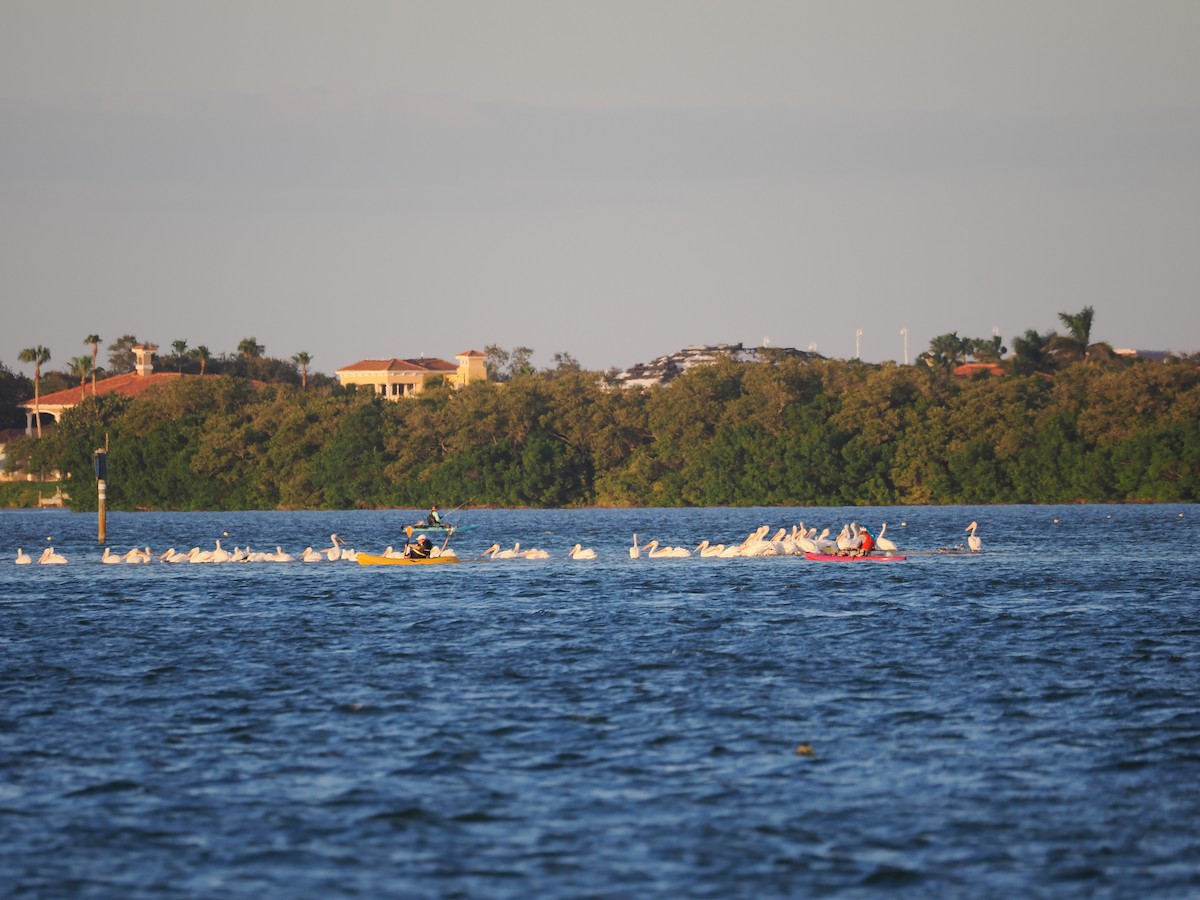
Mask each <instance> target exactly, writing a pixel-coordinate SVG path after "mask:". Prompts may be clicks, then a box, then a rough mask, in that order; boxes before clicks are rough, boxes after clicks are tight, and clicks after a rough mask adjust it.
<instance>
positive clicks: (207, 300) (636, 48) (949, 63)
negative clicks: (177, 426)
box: [0, 0, 1200, 374]
mask: <svg viewBox="0 0 1200 900" xmlns="http://www.w3.org/2000/svg"><path fill="white" fill-rule="evenodd" d="M1198 284H1200V2H1195V0H1178V2H1169V0H1147V2H1144V3H1135V2H1128V0H1122V2H1105V0H1078V2H1077V0H1031V2H1027V0H997V2H964V0H945V2H941V0H878V2H856V0H829V2H821V3H816V2H804V0H782V2H755V0H720V2H712V0H679V2H675V0H592V2H567V0H545V2H541V0H503V2H483V0H479V2H453V0H450V2H448V0H430V2H403V0H394V2H361V0H358V2H356V0H349V2H333V0H329V2H320V3H318V2H312V0H270V2H264V0H232V2H221V0H204V2H192V0H154V2H128V0H102V2H82V0H72V2H57V0H3V2H0V291H2V292H3V325H2V326H0V361H3V362H4V363H6V364H7V365H8V366H10V367H11V368H13V369H16V370H19V371H23V372H26V373H27V374H32V368H31V367H29V366H25V365H20V364H18V362H17V355H18V353H19V352H20V350H21V349H22V348H24V347H29V346H33V345H35V344H39V343H40V344H44V345H46V346H47V347H49V349H50V350H51V352H52V354H53V358H52V360H51V363H50V368H62V367H65V366H66V364H67V362H68V360H69V358H70V357H72V356H77V355H83V354H86V353H88V352H90V348H88V347H86V346H85V345H84V344H83V338H84V337H85V336H87V335H88V334H89V333H92V332H96V333H98V334H100V336H101V337H102V338H103V339H104V343H105V345H107V344H108V343H109V342H111V341H112V340H113V339H115V338H117V337H119V336H120V335H122V334H127V333H131V334H134V335H136V336H137V337H138V338H140V339H142V340H145V341H151V342H154V343H157V344H159V346H160V348H162V349H161V351H160V352H161V353H164V354H165V353H169V352H170V344H171V342H172V341H174V340H177V339H183V340H186V341H187V342H188V344H189V345H190V346H195V345H197V344H204V345H206V346H208V347H209V349H210V350H211V351H212V352H213V353H214V354H220V353H225V352H232V351H234V350H235V349H236V347H237V344H238V342H239V341H240V340H241V339H242V338H244V337H247V336H253V337H256V338H257V339H258V341H259V342H260V343H261V344H264V345H265V347H266V352H267V354H268V355H270V356H279V357H285V358H286V357H290V356H291V355H293V354H294V353H296V352H298V351H301V350H303V351H307V352H308V353H310V354H311V355H312V356H313V366H312V368H313V369H314V370H316V371H322V372H326V373H330V374H332V372H333V371H334V369H336V368H338V367H339V366H342V365H346V364H349V363H351V362H354V361H356V360H358V359H362V358H365V357H390V356H400V357H406V356H408V357H411V356H418V355H421V354H425V355H429V356H442V357H452V356H453V355H454V354H455V353H458V352H460V351H462V350H465V349H468V348H475V349H479V350H482V349H483V348H484V346H485V345H488V344H498V345H500V346H502V347H505V348H512V347H515V346H518V345H524V346H528V347H532V348H533V349H534V351H535V354H534V362H535V364H537V365H539V366H542V365H549V364H550V363H551V357H552V355H553V354H554V353H556V352H559V351H565V352H568V353H570V354H572V355H574V356H575V357H576V358H577V359H578V360H579V361H580V362H581V363H582V364H583V365H584V366H585V367H587V368H593V369H608V368H610V367H619V368H625V367H627V366H629V365H631V364H633V363H635V362H640V361H648V360H650V359H652V358H654V357H656V356H661V355H663V354H667V353H671V352H674V351H676V350H678V349H680V348H681V347H684V346H686V345H689V344H701V343H718V342H728V343H736V342H739V341H740V342H743V343H746V344H748V345H758V344H761V343H762V341H763V340H764V338H767V339H769V341H770V343H771V344H772V345H775V346H792V347H800V348H808V347H810V346H811V345H813V344H815V345H816V348H817V350H818V351H819V352H821V353H823V354H825V355H828V356H834V357H851V356H853V355H854V352H855V332H856V331H857V330H859V329H861V331H862V337H861V355H862V357H863V359H866V360H869V361H879V360H884V359H895V360H898V361H901V360H902V356H903V352H904V345H903V338H902V337H901V335H900V329H902V328H907V329H908V334H909V338H908V345H909V357H910V359H911V358H914V357H915V356H916V354H917V353H919V352H920V351H922V350H925V349H927V348H928V346H929V341H930V339H931V338H933V337H935V336H936V335H939V334H943V333H945V332H949V331H957V332H958V333H959V335H961V336H968V337H990V336H991V335H992V333H993V329H994V328H998V329H999V330H1000V334H1001V335H1002V336H1003V337H1004V339H1005V343H1010V342H1011V338H1012V336H1013V335H1016V334H1021V333H1023V332H1024V331H1025V330H1026V329H1028V328H1034V329H1037V330H1038V331H1048V330H1050V329H1052V328H1053V329H1060V330H1061V323H1060V322H1059V320H1058V316H1057V313H1059V312H1070V313H1074V312H1078V311H1079V310H1080V309H1082V308H1083V307H1084V306H1087V305H1091V306H1093V307H1095V310H1096V315H1095V322H1094V325H1093V330H1092V338H1093V340H1105V341H1108V342H1110V343H1112V344H1113V345H1114V346H1117V347H1135V348H1141V349H1163V350H1165V349H1172V350H1177V351H1185V352H1194V351H1197V350H1200V303H1198V302H1197V285H1198ZM105 357H106V352H105V350H104V348H103V347H102V348H101V355H100V358H101V361H102V362H103V360H104V359H105Z"/></svg>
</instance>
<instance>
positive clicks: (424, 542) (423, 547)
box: [404, 534, 433, 559]
mask: <svg viewBox="0 0 1200 900" xmlns="http://www.w3.org/2000/svg"><path fill="white" fill-rule="evenodd" d="M432 552H433V541H431V540H429V538H427V537H426V536H425V535H423V534H419V535H417V542H416V543H415V544H409V545H408V547H407V548H405V550H404V555H405V556H407V557H408V558H409V559H429V554H430V553H432Z"/></svg>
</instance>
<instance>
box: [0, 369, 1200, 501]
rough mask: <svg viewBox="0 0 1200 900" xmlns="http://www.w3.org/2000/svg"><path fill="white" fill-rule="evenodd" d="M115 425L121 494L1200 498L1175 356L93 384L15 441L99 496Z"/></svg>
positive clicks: (78, 489)
mask: <svg viewBox="0 0 1200 900" xmlns="http://www.w3.org/2000/svg"><path fill="white" fill-rule="evenodd" d="M106 436H107V437H108V440H109V446H110V453H109V466H108V471H109V481H108V503H109V505H110V506H111V507H112V508H114V509H135V508H144V509H182V510H199V509H275V508H284V509H346V508H357V507H424V506H427V505H429V504H431V503H438V504H440V505H443V506H453V505H457V504H460V503H471V504H477V505H494V506H502V507H519V506H533V507H571V506H590V505H602V506H643V505H646V506H681V505H682V506H691V505H694V506H714V505H735V506H740V505H856V504H873V505H874V504H878V505H893V504H944V503H971V504H976V503H981V504H989V503H1064V502H1075V501H1095V502H1100V501H1114V502H1121V501H1159V502H1168V501H1171V502H1195V501H1197V500H1200V374H1198V373H1197V367H1196V365H1195V363H1194V362H1180V361H1176V362H1169V363H1149V362H1132V363H1128V364H1124V365H1119V366H1107V365H1105V366H1101V365H1096V364H1095V363H1091V362H1088V361H1086V360H1079V361H1075V362H1073V363H1070V364H1068V365H1065V366H1063V367H1061V368H1059V369H1058V370H1056V372H1055V374H1054V376H1053V377H1052V378H1050V377H1045V376H1041V375H1033V376H1012V377H980V378H974V379H961V378H956V377H954V376H952V375H951V374H949V372H948V371H947V370H946V369H945V368H944V367H931V366H898V365H895V364H893V363H888V364H883V365H865V364H862V363H857V362H854V361H836V360H822V359H817V360H800V359H783V360H780V361H779V362H777V363H738V362H735V361H733V360H730V359H725V360H720V361H718V362H716V363H714V364H712V365H709V366H706V367H703V368H697V369H693V370H690V371H688V372H686V373H685V374H683V375H682V376H680V377H679V378H677V379H675V380H674V381H672V382H671V383H670V384H668V385H665V386H658V387H651V388H646V389H640V388H634V389H613V388H611V387H608V386H607V385H606V384H605V381H604V379H603V378H602V377H600V376H598V375H597V373H589V372H585V371H581V370H578V369H572V368H569V367H563V368H560V369H556V370H553V371H541V372H527V373H523V374H518V375H515V376H514V377H512V378H510V379H509V380H508V381H506V382H484V383H474V384H470V385H467V386H466V387H464V388H462V389H460V390H453V389H451V388H449V387H446V386H444V385H443V386H434V387H431V388H430V389H428V390H427V391H426V392H425V393H423V394H421V395H419V396H418V397H415V398H409V399H405V400H403V401H401V402H394V401H389V400H385V399H381V398H379V397H376V396H374V395H372V394H371V393H369V392H365V391H364V392H357V391H354V390H346V389H342V388H320V389H315V390H314V389H309V390H304V389H302V388H299V387H297V386H293V385H287V384H268V385H265V386H259V385H256V384H255V383H254V382H253V381H251V380H250V379H246V378H242V377H236V376H221V377H218V378H211V379H203V380H201V379H187V378H184V379H180V380H178V381H172V382H170V383H167V384H164V385H163V386H162V388H161V389H159V390H155V391H152V392H147V393H145V394H143V395H141V396H139V397H137V398H134V399H129V398H124V397H119V396H113V395H101V396H100V397H98V398H95V399H93V398H87V399H85V401H84V402H83V403H82V404H80V405H79V406H78V407H76V408H74V409H72V410H70V411H68V412H67V413H66V414H65V415H64V416H63V419H62V422H61V423H60V424H59V426H58V427H57V428H55V429H53V430H52V431H51V432H50V433H48V435H47V436H46V437H45V438H44V439H43V440H41V441H38V440H34V439H24V440H23V442H16V443H18V444H20V446H19V447H17V448H12V447H10V451H11V450H14V449H15V450H16V452H17V455H18V456H19V457H20V458H19V460H18V462H19V463H20V464H23V465H25V466H27V467H28V468H29V469H31V470H32V471H34V472H49V471H51V470H54V469H57V470H60V471H63V472H70V473H72V476H73V477H72V482H71V486H70V493H71V496H72V501H73V502H72V505H73V507H74V508H75V509H77V510H86V509H94V508H95V502H96V501H95V482H94V478H93V477H92V451H93V450H94V449H95V448H97V447H102V446H104V444H105V438H106ZM10 455H12V453H11V452H10Z"/></svg>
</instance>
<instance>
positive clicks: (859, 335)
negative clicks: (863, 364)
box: [854, 328, 862, 360]
mask: <svg viewBox="0 0 1200 900" xmlns="http://www.w3.org/2000/svg"><path fill="white" fill-rule="evenodd" d="M861 339H862V329H861V328H859V329H858V330H857V331H855V332H854V358H855V359H859V360H861V359H862V354H861V353H860V352H859V349H858V347H859V341H860V340H861Z"/></svg>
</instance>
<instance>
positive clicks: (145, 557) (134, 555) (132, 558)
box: [120, 547, 154, 563]
mask: <svg viewBox="0 0 1200 900" xmlns="http://www.w3.org/2000/svg"><path fill="white" fill-rule="evenodd" d="M120 559H122V560H124V561H125V562H127V563H148V562H150V560H152V559H154V556H153V555H152V554H151V553H150V548H149V547H147V548H146V549H145V550H140V549H138V548H137V547H134V548H132V549H131V550H130V551H129V552H128V553H126V554H125V555H124V556H122V557H120Z"/></svg>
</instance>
